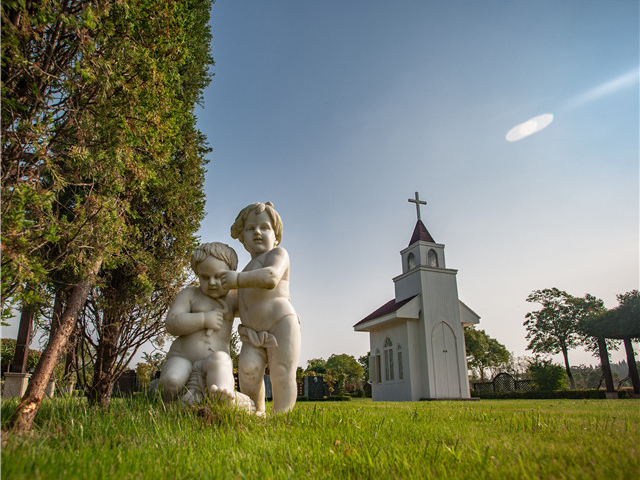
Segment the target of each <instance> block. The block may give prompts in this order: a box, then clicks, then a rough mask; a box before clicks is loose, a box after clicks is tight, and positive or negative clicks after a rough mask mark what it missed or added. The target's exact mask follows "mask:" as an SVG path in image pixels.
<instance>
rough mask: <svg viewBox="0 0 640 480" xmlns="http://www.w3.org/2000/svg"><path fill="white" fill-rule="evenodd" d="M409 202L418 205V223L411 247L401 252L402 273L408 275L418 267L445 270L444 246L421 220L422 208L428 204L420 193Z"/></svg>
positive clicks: (410, 242)
mask: <svg viewBox="0 0 640 480" xmlns="http://www.w3.org/2000/svg"><path fill="white" fill-rule="evenodd" d="M408 201H409V202H410V203H415V204H416V215H417V217H418V221H417V222H416V226H415V228H414V229H413V234H412V235H411V240H410V241H409V246H408V247H407V248H405V249H404V250H403V251H402V252H400V254H401V255H402V273H407V272H409V271H411V270H413V269H414V268H416V267H429V268H444V245H440V244H438V243H436V241H435V240H434V239H433V237H432V236H431V234H430V233H429V230H427V227H426V226H425V225H424V223H423V222H422V219H421V218H420V206H421V205H426V204H427V202H425V201H424V200H420V195H419V194H418V192H416V195H415V198H410V199H409V200H408Z"/></svg>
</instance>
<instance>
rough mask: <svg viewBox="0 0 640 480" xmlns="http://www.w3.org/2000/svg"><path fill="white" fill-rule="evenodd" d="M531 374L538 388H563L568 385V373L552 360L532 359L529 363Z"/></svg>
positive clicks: (546, 389)
mask: <svg viewBox="0 0 640 480" xmlns="http://www.w3.org/2000/svg"><path fill="white" fill-rule="evenodd" d="M529 376H530V377H531V380H533V383H534V384H535V386H536V388H537V389H538V390H545V391H548V390H561V389H563V388H565V387H566V379H567V374H566V373H565V371H564V369H563V368H562V367H561V366H560V365H555V364H554V363H553V362H552V361H551V360H545V359H540V358H536V359H534V360H532V361H531V363H530V364H529Z"/></svg>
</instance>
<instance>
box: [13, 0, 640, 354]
mask: <svg viewBox="0 0 640 480" xmlns="http://www.w3.org/2000/svg"><path fill="white" fill-rule="evenodd" d="M639 5H640V4H639V3H638V2H636V1H615V0H613V1H612V0H607V1H562V2H557V1H482V0H478V1H455V0H453V1H363V0H362V1H358V0H342V1H303V0H300V1H275V0H270V1H262V0H261V1H246V0H217V1H216V3H215V4H214V5H213V8H212V20H211V26H212V33H213V44H212V53H213V56H214V58H215V62H216V64H215V66H214V67H213V72H214V74H215V76H214V78H213V82H212V83H211V85H210V87H209V88H208V89H207V90H206V92H205V94H204V102H203V108H200V109H198V111H197V114H198V118H199V122H198V124H199V128H200V129H201V130H202V131H203V132H204V133H205V134H206V135H207V137H208V140H209V143H210V145H211V147H212V148H213V152H212V154H211V155H210V156H209V159H210V163H209V165H208V174H207V182H206V194H207V204H206V211H207V216H206V218H205V220H204V221H203V223H202V227H201V229H200V236H201V239H202V241H222V242H225V243H228V244H230V245H231V246H233V247H234V248H235V249H236V251H237V252H238V254H239V256H240V268H243V267H244V265H246V263H247V262H248V260H249V255H248V254H247V253H246V252H245V251H244V249H243V247H242V245H241V244H240V243H239V242H238V241H236V240H232V239H231V238H230V235H229V227H230V226H231V224H232V223H233V220H234V219H235V217H236V215H237V213H238V212H239V211H240V209H241V208H243V207H244V206H246V205H247V204H249V203H253V202H256V201H267V200H270V201H272V202H274V204H275V206H276V209H277V210H278V211H279V212H280V215H281V216H282V218H283V221H284V238H283V243H282V245H283V246H284V247H285V248H286V249H287V250H288V251H289V254H290V257H291V269H292V270H291V294H292V301H293V304H294V306H295V307H296V309H297V311H298V313H299V314H300V317H301V319H302V354H301V358H300V365H301V366H305V365H306V362H307V360H309V359H311V358H316V357H324V358H325V359H326V358H328V357H329V356H330V355H331V354H333V353H336V354H340V353H348V354H352V355H354V356H356V357H358V356H360V355H363V354H365V353H367V351H368V346H369V343H368V342H369V340H368V335H367V334H365V333H356V332H354V331H353V328H352V326H353V325H354V324H355V323H356V322H358V321H359V320H361V319H362V318H364V317H365V316H366V315H368V314H369V313H371V312H372V311H373V310H375V309H376V308H378V307H379V306H380V305H382V304H383V303H385V302H387V301H388V300H390V299H391V298H393V295H394V289H393V282H392V280H391V279H392V278H393V277H395V276H396V275H398V274H399V273H401V263H400V255H399V252H400V250H402V249H403V248H405V247H406V246H407V244H408V242H409V239H410V237H411V233H412V232H413V228H414V226H415V222H416V214H415V207H414V205H413V204H410V203H408V202H407V199H408V198H411V197H413V195H414V192H415V191H419V192H420V196H421V198H422V199H425V200H426V201H427V202H428V205H427V206H426V207H423V208H422V219H423V221H424V223H425V224H426V226H427V228H428V229H429V231H430V233H431V235H432V236H433V237H434V239H435V240H436V241H437V242H439V243H443V244H445V254H446V261H447V267H449V268H454V269H457V270H458V277H457V278H458V290H459V294H460V298H461V299H462V300H463V301H464V302H465V303H466V304H467V305H469V306H470V307H471V308H472V309H473V310H474V311H476V312H477V313H478V314H479V315H480V316H481V323H480V325H479V328H482V329H484V330H485V331H486V332H487V333H488V334H489V335H491V336H492V337H494V338H496V339H498V340H499V341H500V342H502V343H503V344H504V345H506V347H507V348H508V349H509V350H510V351H512V352H514V353H515V354H516V355H517V356H521V355H526V354H530V352H527V351H526V350H525V348H526V340H525V334H526V332H525V329H524V327H523V325H522V323H523V321H524V316H525V314H526V313H527V312H528V311H531V310H535V309H537V308H538V307H537V306H536V305H534V304H529V303H527V302H526V301H525V299H526V297H527V295H528V294H529V293H530V292H531V291H532V290H534V289H541V288H547V287H554V286H555V287H558V288H560V289H563V290H566V291H568V292H569V293H571V294H573V295H576V296H582V295H584V294H585V293H590V294H593V295H595V296H597V297H599V298H602V299H603V300H604V301H605V304H606V306H607V307H609V308H611V307H614V306H615V305H617V302H616V298H615V295H616V294H618V293H622V292H626V291H629V290H631V289H634V288H638V283H639V255H638V250H639V244H640V239H639V172H638V166H639V133H638V132H639V122H638V110H639V107H638V105H639V98H638V91H639V89H638V69H639V46H638V44H639V17H640V15H639V13H640V12H639V8H640V7H639ZM543 114H551V115H553V122H552V123H551V124H550V125H548V126H547V127H546V128H545V129H543V130H541V131H539V132H537V133H534V134H532V135H530V136H528V137H526V138H523V139H521V140H519V141H516V142H508V141H507V140H506V139H505V136H506V134H507V132H508V131H509V130H510V129H512V128H513V127H515V126H516V125H519V124H521V123H523V122H526V121H527V120H529V119H531V118H533V117H536V116H539V115H543ZM547 118H548V117H547ZM15 335H16V333H15V328H13V329H8V331H3V336H15ZM612 358H613V360H614V361H618V360H620V359H622V358H624V354H623V353H622V352H618V353H614V354H613V355H612ZM555 359H556V360H557V361H558V362H560V361H561V359H560V357H559V356H556V357H555ZM570 360H571V362H572V363H573V364H580V363H587V364H589V363H592V364H597V363H598V360H597V359H595V358H593V357H592V356H591V355H590V354H588V353H586V352H581V351H578V350H574V351H571V352H570Z"/></svg>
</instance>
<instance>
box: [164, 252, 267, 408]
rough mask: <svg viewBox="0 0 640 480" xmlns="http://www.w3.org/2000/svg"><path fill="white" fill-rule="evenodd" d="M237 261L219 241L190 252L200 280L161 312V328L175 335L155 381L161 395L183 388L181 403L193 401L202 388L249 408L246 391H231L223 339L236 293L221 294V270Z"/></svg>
mask: <svg viewBox="0 0 640 480" xmlns="http://www.w3.org/2000/svg"><path fill="white" fill-rule="evenodd" d="M237 266H238V256H237V255H236V252H235V250H233V249H232V248H231V247H229V246H228V245H225V244H224V243H219V242H211V243H204V244H202V245H200V246H199V247H198V248H196V250H195V251H194V252H193V255H192V256H191V268H192V269H193V271H194V273H195V274H196V275H197V276H198V279H199V281H200V286H199V287H187V288H185V289H184V290H182V291H181V292H180V293H178V295H177V296H176V299H175V301H174V302H173V305H172V306H171V308H170V309H169V312H168V313H167V320H166V328H167V332H169V333H170V334H172V335H176V336H177V337H178V338H176V339H175V340H174V342H173V344H172V345H171V348H170V349H169V353H168V354H167V359H166V361H165V363H164V365H163V366H162V371H161V373H160V379H159V382H158V384H157V386H156V388H162V392H163V396H164V398H165V399H173V398H175V397H176V396H178V395H179V394H180V393H182V392H183V390H186V392H185V393H184V395H183V396H182V400H183V401H184V402H185V403H196V402H198V401H200V400H201V399H202V397H203V395H204V394H207V393H208V394H210V395H212V396H213V397H214V398H216V399H218V400H220V401H223V402H229V403H233V404H235V405H236V406H238V407H240V408H244V409H246V410H249V411H252V410H254V408H255V407H254V406H253V402H252V401H251V400H250V399H249V397H247V396H246V395H243V394H242V393H239V392H235V381H234V378H233V363H232V361H231V357H230V355H229V343H230V341H231V329H232V327H233V318H234V313H235V311H236V308H237V299H236V298H235V295H227V294H228V290H227V289H225V288H224V287H223V286H222V284H221V282H220V273H221V272H226V271H228V270H229V269H231V270H235V269H236V268H237Z"/></svg>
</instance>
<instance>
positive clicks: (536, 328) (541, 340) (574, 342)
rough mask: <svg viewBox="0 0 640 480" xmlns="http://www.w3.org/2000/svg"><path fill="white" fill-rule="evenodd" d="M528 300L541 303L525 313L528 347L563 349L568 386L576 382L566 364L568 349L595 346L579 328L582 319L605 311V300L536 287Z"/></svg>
mask: <svg viewBox="0 0 640 480" xmlns="http://www.w3.org/2000/svg"><path fill="white" fill-rule="evenodd" d="M527 302H536V303H539V304H541V305H542V308H541V309H540V310H537V311H534V312H529V313H527V314H526V316H525V318H526V320H525V322H524V326H525V328H526V329H527V337H526V338H527V340H529V345H527V349H528V350H531V351H533V353H548V354H551V355H553V354H556V353H558V352H562V355H563V358H564V363H565V371H566V372H567V375H568V376H569V381H570V382H571V387H572V388H575V382H574V380H573V377H572V376H571V366H570V365H569V349H571V348H574V347H577V346H579V345H585V346H586V347H588V348H590V349H591V350H595V349H597V346H596V345H595V343H594V342H593V340H592V339H589V338H586V337H585V335H584V333H583V331H582V330H581V328H580V323H581V321H582V320H583V319H584V318H587V317H589V316H591V315H594V314H595V313H597V312H601V311H602V310H604V302H603V301H602V300H600V299H598V298H596V297H594V296H593V295H589V294H586V295H585V296H584V298H579V297H574V296H572V295H569V294H568V293H567V292H564V291H562V290H558V289H557V288H555V287H554V288H547V289H544V290H535V291H533V292H532V293H531V294H530V295H529V296H528V297H527Z"/></svg>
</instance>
